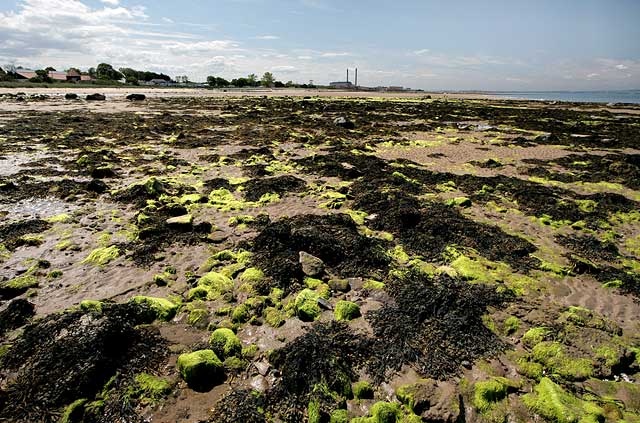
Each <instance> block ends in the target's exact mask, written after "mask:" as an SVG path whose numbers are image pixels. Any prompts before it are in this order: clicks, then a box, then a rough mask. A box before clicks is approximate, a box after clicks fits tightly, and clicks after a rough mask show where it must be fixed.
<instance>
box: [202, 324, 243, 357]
mask: <svg viewBox="0 0 640 423" xmlns="http://www.w3.org/2000/svg"><path fill="white" fill-rule="evenodd" d="M209 344H210V345H211V348H212V349H213V352H215V353H216V355H217V356H218V357H220V358H222V359H225V358H228V357H233V356H238V355H240V353H241V352H242V343H241V342H240V339H239V338H238V336H237V335H236V334H235V333H233V331H232V330H231V329H227V328H218V329H216V330H214V331H213V333H212V334H211V338H209Z"/></svg>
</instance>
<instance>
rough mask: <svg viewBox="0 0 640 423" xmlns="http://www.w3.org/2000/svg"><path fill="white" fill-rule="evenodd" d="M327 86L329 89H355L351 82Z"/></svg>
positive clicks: (331, 83) (339, 82)
mask: <svg viewBox="0 0 640 423" xmlns="http://www.w3.org/2000/svg"><path fill="white" fill-rule="evenodd" d="M329 86H330V87H331V88H341V89H342V88H348V89H349V88H355V85H353V84H352V83H351V82H349V81H337V82H330V83H329Z"/></svg>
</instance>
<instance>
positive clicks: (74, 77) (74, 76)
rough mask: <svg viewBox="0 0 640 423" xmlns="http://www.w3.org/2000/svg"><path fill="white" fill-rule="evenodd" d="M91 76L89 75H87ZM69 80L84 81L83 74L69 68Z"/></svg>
mask: <svg viewBox="0 0 640 423" xmlns="http://www.w3.org/2000/svg"><path fill="white" fill-rule="evenodd" d="M87 76H89V75H87ZM90 79H91V77H89V80H90ZM67 81H70V82H80V81H82V75H81V74H80V72H78V71H76V70H74V69H71V70H69V72H67Z"/></svg>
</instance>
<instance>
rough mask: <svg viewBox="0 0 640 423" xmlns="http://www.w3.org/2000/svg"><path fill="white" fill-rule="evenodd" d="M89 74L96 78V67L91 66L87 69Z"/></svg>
mask: <svg viewBox="0 0 640 423" xmlns="http://www.w3.org/2000/svg"><path fill="white" fill-rule="evenodd" d="M87 74H88V75H89V76H90V77H92V78H95V77H96V76H97V75H96V68H89V69H88V70H87Z"/></svg>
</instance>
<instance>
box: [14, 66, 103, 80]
mask: <svg viewBox="0 0 640 423" xmlns="http://www.w3.org/2000/svg"><path fill="white" fill-rule="evenodd" d="M16 75H17V76H18V78H17V79H31V78H35V77H36V76H38V75H37V74H36V72H35V71H32V70H25V69H18V70H16ZM48 76H49V78H51V79H53V80H54V81H61V82H62V81H65V82H66V81H68V82H80V81H93V78H92V77H91V76H89V75H81V74H80V73H78V72H76V71H75V70H70V71H69V72H57V71H49V74H48Z"/></svg>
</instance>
